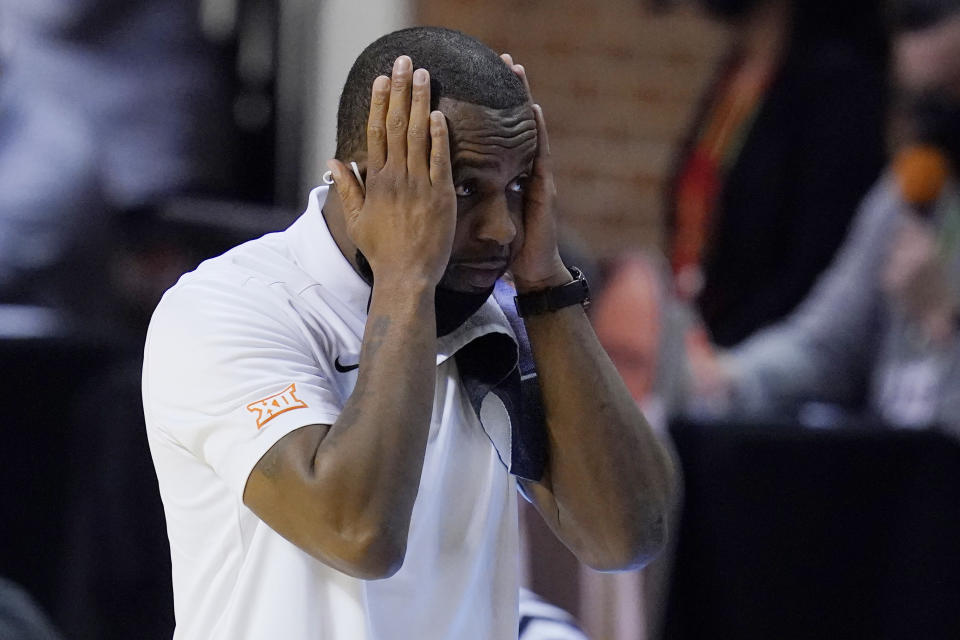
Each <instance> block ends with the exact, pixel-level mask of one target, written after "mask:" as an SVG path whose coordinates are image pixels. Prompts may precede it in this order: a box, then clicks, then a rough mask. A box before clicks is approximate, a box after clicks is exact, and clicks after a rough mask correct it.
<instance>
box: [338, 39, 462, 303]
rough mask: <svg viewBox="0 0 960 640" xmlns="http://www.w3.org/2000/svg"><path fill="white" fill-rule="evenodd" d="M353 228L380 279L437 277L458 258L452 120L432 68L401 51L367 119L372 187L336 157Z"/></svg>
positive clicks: (378, 84)
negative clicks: (436, 102) (434, 98)
mask: <svg viewBox="0 0 960 640" xmlns="http://www.w3.org/2000/svg"><path fill="white" fill-rule="evenodd" d="M328 167H329V168H330V170H331V171H332V172H333V178H334V183H335V184H336V189H337V193H338V195H339V196H340V200H341V201H342V203H343V210H344V217H345V223H346V229H347V233H348V234H349V236H350V239H351V240H352V241H353V242H354V244H356V246H357V247H358V248H359V249H360V251H362V252H363V254H364V256H365V257H366V259H367V261H368V262H369V263H370V267H371V269H372V270H373V272H374V275H375V277H376V278H377V279H378V280H381V279H389V278H394V277H397V278H400V279H407V278H423V279H425V280H427V281H429V282H430V283H431V284H436V283H437V282H439V281H440V278H441V277H442V276H443V273H444V269H445V268H446V266H447V263H448V262H449V260H450V250H451V246H452V242H453V234H454V228H455V226H456V221H457V204H456V196H455V194H454V190H453V179H452V177H451V168H450V148H449V139H448V134H447V123H446V120H445V118H444V116H443V114H442V113H440V112H439V111H433V112H431V111H430V74H429V73H428V72H427V71H426V69H417V70H416V71H415V72H414V71H413V68H412V62H411V60H410V58H409V57H408V56H400V57H399V58H397V60H396V62H395V63H394V66H393V73H392V77H391V78H388V77H386V76H379V77H377V79H376V80H374V82H373V88H372V94H371V99H370V115H369V119H368V121H367V161H366V185H365V187H366V191H365V192H364V189H363V188H361V186H360V184H359V183H358V182H357V180H356V178H355V177H354V175H353V173H352V172H351V171H350V169H348V168H347V167H346V166H345V165H344V163H343V162H341V161H339V160H331V161H329V162H328Z"/></svg>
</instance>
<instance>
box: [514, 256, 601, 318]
mask: <svg viewBox="0 0 960 640" xmlns="http://www.w3.org/2000/svg"><path fill="white" fill-rule="evenodd" d="M568 268H569V270H570V273H571V275H572V276H573V280H571V281H570V282H567V283H566V284H561V285H559V286H556V287H548V288H546V289H541V290H540V291H532V292H530V293H522V294H519V295H517V296H516V298H515V300H516V304H517V312H518V313H519V314H520V316H521V317H524V318H528V317H530V316H535V315H540V314H543V313H548V312H550V311H556V310H557V309H563V308H564V307H570V306H573V305H575V304H580V305H583V306H584V307H586V306H587V305H589V304H590V287H589V285H588V284H587V279H586V278H585V277H583V272H582V271H580V269H578V268H577V267H568Z"/></svg>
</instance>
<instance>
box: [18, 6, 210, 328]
mask: <svg viewBox="0 0 960 640" xmlns="http://www.w3.org/2000/svg"><path fill="white" fill-rule="evenodd" d="M198 5H199V2H198V0H174V1H171V0H0V22H2V29H0V302H17V303H24V302H29V303H39V304H44V305H52V306H56V305H63V304H65V302H64V298H66V299H67V303H66V304H67V306H70V305H79V306H81V307H85V308H86V309H87V310H92V309H96V306H97V305H96V303H93V302H91V301H90V300H89V299H88V298H89V297H90V296H93V294H95V293H96V290H98V289H103V288H104V287H105V286H106V274H105V267H104V265H103V264H102V263H103V254H104V253H105V249H106V248H107V247H106V233H107V221H108V218H109V217H110V215H111V214H115V213H118V212H125V211H128V210H131V209H133V208H136V207H142V206H145V205H150V204H154V203H156V202H158V201H161V200H162V199H164V198H166V197H168V196H170V195H172V194H176V193H180V192H183V191H185V190H191V189H198V188H201V187H203V188H208V187H210V186H211V185H213V184H215V183H217V180H218V178H217V177H216V176H217V174H218V170H217V169H216V167H215V164H214V162H213V161H212V160H213V157H214V153H219V152H221V151H222V148H217V147H218V146H220V145H218V144H217V143H218V142H219V139H218V137H217V135H216V134H215V133H214V132H216V131H218V130H219V128H220V126H221V124H220V120H222V115H223V114H222V113H221V110H220V108H219V104H220V102H221V101H222V98H223V96H222V95H221V94H220V92H219V88H218V87H219V84H218V82H217V76H216V75H215V73H214V68H213V61H212V60H211V51H210V50H209V48H208V45H207V44H206V43H205V42H204V40H203V38H202V36H201V33H200V28H199V8H198ZM93 283H97V286H91V285H92V284H93ZM77 289H82V290H84V294H83V295H80V294H79V293H78V291H77ZM94 297H95V296H94ZM97 300H98V302H102V300H100V299H97ZM97 311H98V312H100V313H102V309H97Z"/></svg>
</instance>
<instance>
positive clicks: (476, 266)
mask: <svg viewBox="0 0 960 640" xmlns="http://www.w3.org/2000/svg"><path fill="white" fill-rule="evenodd" d="M450 270H451V271H453V272H454V273H455V274H456V275H457V276H458V277H459V278H461V279H463V280H464V281H465V282H466V283H468V284H469V285H470V286H472V287H476V288H478V289H489V288H491V287H492V286H493V285H494V284H495V283H496V281H497V279H498V278H499V277H500V276H502V275H503V273H504V271H506V270H507V261H506V260H503V259H499V258H498V259H487V260H469V261H458V262H454V263H452V264H451V265H450Z"/></svg>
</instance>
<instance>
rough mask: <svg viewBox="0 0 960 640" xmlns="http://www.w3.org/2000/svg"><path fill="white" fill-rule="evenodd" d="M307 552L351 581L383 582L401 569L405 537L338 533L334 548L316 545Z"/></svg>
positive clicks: (378, 532) (380, 532)
mask: <svg viewBox="0 0 960 640" xmlns="http://www.w3.org/2000/svg"><path fill="white" fill-rule="evenodd" d="M308 553H310V555H312V556H313V557H314V558H316V559H317V560H320V561H321V562H323V563H324V564H327V565H329V566H332V567H333V568H334V569H336V570H338V571H340V572H341V573H345V574H347V575H348V576H351V577H353V578H357V579H360V580H383V579H385V578H390V577H392V576H393V575H394V574H396V573H397V571H399V570H400V568H401V567H402V566H403V561H404V558H405V557H406V553H407V536H406V532H404V533H403V534H402V535H401V534H391V533H389V532H384V531H370V532H363V533H356V532H354V533H353V534H350V535H348V534H340V535H338V536H337V539H336V543H335V544H334V545H331V544H329V543H327V544H323V545H317V546H314V548H312V549H310V550H308Z"/></svg>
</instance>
